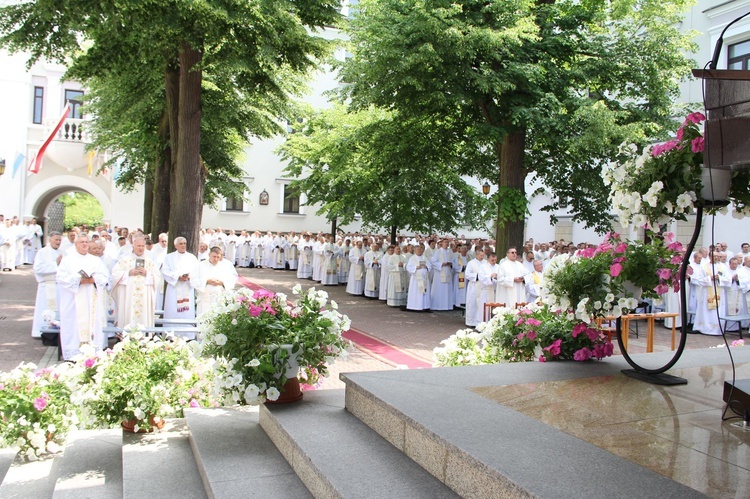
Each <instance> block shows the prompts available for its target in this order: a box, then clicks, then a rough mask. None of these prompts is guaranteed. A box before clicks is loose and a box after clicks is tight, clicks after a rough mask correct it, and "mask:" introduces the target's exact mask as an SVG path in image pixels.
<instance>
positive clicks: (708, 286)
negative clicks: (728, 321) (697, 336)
mask: <svg viewBox="0 0 750 499" xmlns="http://www.w3.org/2000/svg"><path fill="white" fill-rule="evenodd" d="M693 261H694V263H695V264H696V265H691V266H692V268H693V273H692V274H691V276H690V290H691V293H690V296H691V300H692V298H693V297H694V298H695V320H694V321H693V332H696V333H698V332H700V333H703V334H708V335H712V336H716V335H720V334H721V327H720V325H719V319H718V316H717V313H716V307H717V306H718V303H717V300H716V299H715V297H714V299H713V300H712V301H711V303H709V300H708V295H709V290H712V289H713V286H714V281H718V279H719V276H718V275H717V276H713V275H712V273H711V268H710V266H709V265H708V262H706V261H705V259H703V258H702V256H701V254H700V253H696V254H695V255H693ZM717 285H718V283H717ZM711 294H712V295H713V292H712V293H711Z"/></svg>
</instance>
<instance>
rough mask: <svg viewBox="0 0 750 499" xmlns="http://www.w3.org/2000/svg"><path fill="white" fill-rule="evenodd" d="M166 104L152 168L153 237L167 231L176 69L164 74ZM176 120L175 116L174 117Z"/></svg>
mask: <svg viewBox="0 0 750 499" xmlns="http://www.w3.org/2000/svg"><path fill="white" fill-rule="evenodd" d="M165 82H166V90H167V106H166V110H165V111H164V114H163V115H162V117H161V120H160V122H159V131H158V133H159V143H160V144H162V145H161V148H160V150H159V151H157V154H156V156H157V158H158V160H157V163H156V166H155V168H154V209H153V216H152V219H151V227H152V229H153V235H152V236H153V238H154V241H156V238H158V237H159V234H162V233H168V232H169V200H170V183H171V181H172V172H173V171H174V168H173V165H172V148H171V146H170V145H169V143H170V133H169V121H170V120H169V114H170V112H174V114H175V115H176V113H177V109H176V106H177V103H176V97H177V71H176V70H175V71H173V73H172V75H171V76H170V75H169V74H167V75H166V79H165ZM175 121H176V118H175Z"/></svg>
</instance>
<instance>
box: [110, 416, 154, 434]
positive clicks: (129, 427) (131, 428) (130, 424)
mask: <svg viewBox="0 0 750 499" xmlns="http://www.w3.org/2000/svg"><path fill="white" fill-rule="evenodd" d="M148 422H149V423H150V424H151V426H150V427H148V428H147V427H145V426H142V427H140V428H138V433H148V432H150V431H153V429H154V428H156V429H157V430H161V429H162V428H164V419H162V418H159V419H156V418H155V417H154V416H149V418H148ZM137 424H138V420H137V419H135V418H133V419H128V420H127V421H123V422H122V423H120V426H122V431H127V432H128V433H136V431H135V425H137ZM139 426H140V425H139Z"/></svg>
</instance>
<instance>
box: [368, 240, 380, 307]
mask: <svg viewBox="0 0 750 499" xmlns="http://www.w3.org/2000/svg"><path fill="white" fill-rule="evenodd" d="M382 258H383V253H382V252H381V251H380V245H379V244H378V243H373V244H372V246H371V247H370V251H368V252H367V253H365V259H364V262H365V289H364V292H365V296H366V297H367V298H378V296H379V295H380V267H381V262H382Z"/></svg>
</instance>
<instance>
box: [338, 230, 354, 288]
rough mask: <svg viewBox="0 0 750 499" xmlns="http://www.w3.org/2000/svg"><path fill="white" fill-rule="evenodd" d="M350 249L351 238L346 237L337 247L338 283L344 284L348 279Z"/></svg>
mask: <svg viewBox="0 0 750 499" xmlns="http://www.w3.org/2000/svg"><path fill="white" fill-rule="evenodd" d="M351 250H352V245H351V240H350V239H349V238H347V239H346V240H345V241H344V244H342V245H341V246H340V247H339V255H340V258H339V284H346V283H347V282H348V281H349V267H350V266H351V262H350V261H349V252H350V251H351Z"/></svg>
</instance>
